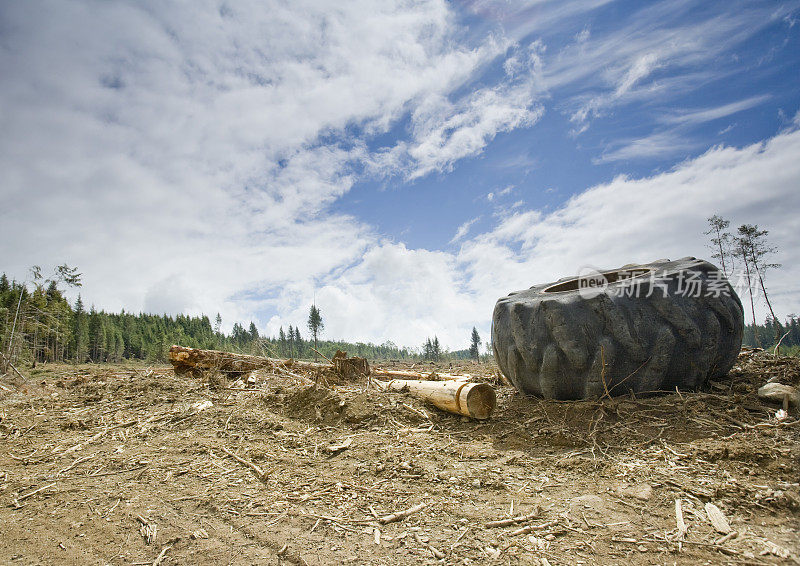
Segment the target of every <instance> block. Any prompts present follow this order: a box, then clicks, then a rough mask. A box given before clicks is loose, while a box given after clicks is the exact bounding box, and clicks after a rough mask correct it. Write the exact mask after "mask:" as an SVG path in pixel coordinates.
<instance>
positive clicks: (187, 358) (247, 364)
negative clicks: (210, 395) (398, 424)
mask: <svg viewBox="0 0 800 566" xmlns="http://www.w3.org/2000/svg"><path fill="white" fill-rule="evenodd" d="M169 361H170V362H171V363H172V367H173V369H174V370H175V373H181V372H186V371H200V372H203V371H209V370H213V371H219V372H221V373H225V374H229V375H231V374H233V375H240V374H244V373H249V372H251V371H255V370H257V369H264V368H279V367H280V368H286V369H295V368H298V369H311V370H317V369H331V367H332V366H331V365H330V364H320V363H316V362H303V361H298V360H292V359H287V360H282V359H278V358H264V357H261V356H248V355H246V354H234V353H231V352H221V351H219V350H200V349H199V348H186V347H184V346H172V347H171V348H170V349H169Z"/></svg>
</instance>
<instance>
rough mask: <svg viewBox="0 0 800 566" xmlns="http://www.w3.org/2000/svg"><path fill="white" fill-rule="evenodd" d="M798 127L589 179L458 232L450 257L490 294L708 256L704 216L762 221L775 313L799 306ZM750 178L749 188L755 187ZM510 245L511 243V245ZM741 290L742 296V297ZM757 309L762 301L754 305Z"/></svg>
mask: <svg viewBox="0 0 800 566" xmlns="http://www.w3.org/2000/svg"><path fill="white" fill-rule="evenodd" d="M798 152H800V131H797V130H794V131H791V132H786V133H782V134H779V135H777V136H775V137H774V138H772V139H770V140H768V141H766V142H764V143H763V144H762V143H759V144H753V145H750V146H747V147H744V148H741V149H736V148H730V147H719V148H713V149H711V150H709V151H708V152H706V153H705V154H704V155H702V156H700V157H698V158H696V159H693V160H691V161H687V162H684V163H682V164H681V165H679V166H677V167H676V168H675V169H674V170H673V171H670V172H667V173H662V174H659V175H656V176H653V177H649V178H643V179H630V178H626V177H618V178H617V179H614V180H613V181H611V182H610V183H607V184H603V185H598V186H595V187H591V188H589V189H588V190H586V191H584V192H583V193H581V194H579V195H578V196H576V197H574V198H572V199H571V200H570V201H568V202H567V203H566V204H565V205H564V206H563V207H561V208H559V209H558V210H556V211H554V212H552V213H550V214H547V215H542V214H540V213H537V212H535V211H527V212H519V213H516V214H513V215H511V216H509V217H507V218H506V219H504V220H502V221H501V222H500V223H499V224H498V226H497V227H496V228H495V229H493V230H492V231H490V232H488V233H486V234H482V235H480V236H476V237H475V238H473V239H471V240H468V241H466V242H464V243H463V244H462V246H461V251H460V254H459V262H460V263H461V264H462V265H463V266H464V268H465V269H466V270H467V271H468V273H469V274H470V283H469V284H470V287H471V288H472V289H474V290H475V291H476V293H477V296H480V297H485V301H486V302H485V304H484V305H483V307H482V309H483V310H484V311H485V312H487V313H489V312H491V305H490V304H489V303H490V302H491V301H490V300H489V299H490V297H492V296H496V297H498V298H499V297H500V296H501V295H503V294H505V293H507V292H509V291H512V290H516V289H522V288H526V287H529V286H530V285H533V284H536V283H545V282H548V281H553V280H555V279H558V278H559V277H563V276H565V275H570V274H576V273H577V272H578V270H579V269H580V268H581V267H585V266H593V267H596V268H606V269H608V268H613V267H619V266H621V265H624V264H627V263H632V262H648V261H652V260H654V259H657V258H662V257H671V258H678V257H683V256H687V255H693V256H696V257H706V258H707V257H709V255H710V252H709V251H708V249H707V248H706V247H705V245H704V244H705V239H704V236H703V232H704V230H705V229H706V218H707V217H708V216H711V215H712V214H720V215H721V216H723V217H725V218H729V219H730V220H731V222H732V224H733V226H738V225H740V224H744V223H748V224H758V225H759V226H760V227H761V228H764V229H767V230H769V231H770V234H769V239H770V242H771V243H772V244H773V245H775V246H776V247H778V249H779V250H780V253H779V255H778V256H777V257H776V258H775V259H776V260H777V261H778V262H779V263H782V264H783V268H781V269H780V270H776V271H774V272H773V273H771V275H770V277H769V281H767V284H768V287H769V290H770V291H771V293H772V296H773V298H774V301H773V304H774V305H776V308H777V312H776V314H778V316H779V317H784V316H786V315H788V314H790V313H793V312H794V313H796V312H800V299H798V297H797V295H796V292H795V291H796V281H797V279H798V277H800V268H798V267H797V266H798V265H800V251H798V248H797V246H795V245H794V240H795V239H796V232H797V218H796V214H797V210H800V193H798V191H797V190H796V187H797V186H798V184H800V161H798V160H797V159H796V156H797V155H798ZM756 187H757V190H756V189H755V188H756ZM515 250H518V251H515ZM743 299H744V298H743ZM758 309H759V310H758V313H759V315H758V316H759V317H760V318H763V316H765V314H766V311H765V307H764V305H763V304H762V305H761V306H760V307H758Z"/></svg>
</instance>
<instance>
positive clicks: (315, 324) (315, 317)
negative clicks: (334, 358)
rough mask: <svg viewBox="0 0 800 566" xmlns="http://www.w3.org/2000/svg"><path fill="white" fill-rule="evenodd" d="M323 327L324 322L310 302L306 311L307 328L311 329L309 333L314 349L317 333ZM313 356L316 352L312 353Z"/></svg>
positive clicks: (315, 347)
mask: <svg viewBox="0 0 800 566" xmlns="http://www.w3.org/2000/svg"><path fill="white" fill-rule="evenodd" d="M323 328H325V323H324V322H322V315H321V314H320V312H319V309H318V308H317V306H316V305H313V304H312V305H311V310H310V311H309V313H308V330H309V331H311V335H312V336H313V337H314V349H315V350H316V349H317V335H318V334H319V332H320V331H321V330H322V329H323ZM314 357H315V358H316V352H315V353H314Z"/></svg>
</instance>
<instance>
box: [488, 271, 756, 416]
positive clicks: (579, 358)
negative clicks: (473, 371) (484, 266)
mask: <svg viewBox="0 0 800 566" xmlns="http://www.w3.org/2000/svg"><path fill="white" fill-rule="evenodd" d="M743 332H744V317H743V311H742V303H741V301H740V300H739V297H738V296H737V295H736V292H735V291H734V290H733V287H731V285H730V283H729V282H728V280H727V279H726V278H725V277H724V275H723V274H722V272H720V270H719V269H717V268H716V267H715V266H714V265H712V264H710V263H708V262H706V261H703V260H698V259H695V258H693V257H687V258H683V259H679V260H677V261H669V260H660V261H656V262H653V263H649V264H643V265H626V266H624V267H622V268H620V269H616V270H613V271H604V272H602V273H599V272H593V273H591V274H586V275H582V276H580V277H571V278H565V279H561V280H559V281H557V282H555V283H548V284H546V285H536V286H534V287H531V288H530V289H528V290H525V291H517V292H515V293H511V294H509V295H508V296H507V297H504V298H502V299H500V300H499V301H497V305H496V306H495V309H494V315H493V317H492V345H493V348H494V356H495V359H496V360H497V364H498V365H499V366H500V370H501V371H502V372H503V374H504V375H505V376H506V377H507V378H508V379H509V381H511V383H512V384H513V385H514V387H516V388H517V389H518V390H519V391H521V392H523V393H526V394H530V395H537V396H540V397H545V398H548V399H563V400H567V399H588V398H597V397H602V396H604V395H620V394H624V393H627V392H629V391H633V392H635V393H640V394H643V393H650V392H656V391H670V390H672V391H674V390H675V388H676V387H678V388H682V389H687V390H696V389H697V388H698V387H700V386H701V385H703V383H705V381H706V380H707V379H709V378H716V377H720V376H722V375H725V374H726V373H727V372H728V371H729V370H730V369H731V367H733V364H734V363H735V362H736V357H737V355H738V354H739V350H740V349H741V347H742V334H743Z"/></svg>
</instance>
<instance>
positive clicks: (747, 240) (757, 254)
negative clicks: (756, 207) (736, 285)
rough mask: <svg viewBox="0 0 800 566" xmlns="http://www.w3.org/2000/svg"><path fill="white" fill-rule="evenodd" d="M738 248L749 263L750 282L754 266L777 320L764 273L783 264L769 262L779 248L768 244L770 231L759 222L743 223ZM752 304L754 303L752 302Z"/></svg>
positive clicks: (768, 304) (740, 227)
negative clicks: (765, 283) (763, 228)
mask: <svg viewBox="0 0 800 566" xmlns="http://www.w3.org/2000/svg"><path fill="white" fill-rule="evenodd" d="M738 234H739V238H738V243H739V245H738V249H740V250H741V253H742V255H743V256H744V260H745V264H746V265H747V264H748V263H749V267H748V284H749V283H750V276H751V274H750V273H749V269H750V268H752V269H753V271H754V272H755V276H757V277H758V283H759V286H760V287H761V292H762V293H764V300H765V301H766V303H767V307H768V308H769V313H770V314H771V315H772V319H773V320H777V318H776V317H775V311H773V310H772V303H770V301H769V295H768V294H767V289H766V287H765V286H764V275H765V273H766V271H767V270H768V269H773V268H778V267H780V266H781V265H780V264H779V263H767V262H766V260H765V259H766V257H768V256H770V255H772V254H774V253H775V252H776V251H777V248H773V247H770V246H768V245H767V243H766V237H767V234H769V232H768V231H767V230H759V229H758V225H757V224H742V225H741V226H739V229H738ZM752 297H753V292H752V290H751V291H750V300H751V303H752ZM751 306H752V304H751ZM753 323H754V324H755V315H753ZM778 338H779V336H777V335H776V336H775V339H776V341H777V340H778Z"/></svg>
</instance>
